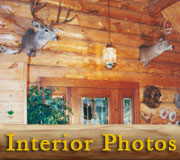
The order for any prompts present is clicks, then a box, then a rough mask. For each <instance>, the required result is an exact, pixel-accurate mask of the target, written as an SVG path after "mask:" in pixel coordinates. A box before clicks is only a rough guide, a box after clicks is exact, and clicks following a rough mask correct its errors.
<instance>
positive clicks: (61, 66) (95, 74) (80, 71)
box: [0, 0, 180, 123]
mask: <svg viewBox="0 0 180 160" xmlns="http://www.w3.org/2000/svg"><path fill="white" fill-rule="evenodd" d="M58 1H59V0H49V1H48V5H47V7H45V8H43V9H42V10H41V11H40V12H39V13H38V16H39V17H40V18H42V19H43V20H44V21H45V22H47V23H50V21H51V20H55V19H56V14H57V7H58ZM147 2H148V1H147V0H128V1H124V0H111V1H110V6H111V7H110V12H111V14H110V21H111V40H112V42H113V44H114V45H115V46H116V48H117V65H116V67H114V68H113V69H112V70H108V69H106V68H105V66H104V64H103V62H102V49H103V47H104V46H105V45H106V42H107V37H108V32H107V29H108V25H107V17H106V16H107V0H104V1H101V0H96V1H90V0H81V1H80V0H68V1H65V0H62V7H63V10H62V16H61V18H60V19H61V20H62V19H64V17H65V14H66V12H67V9H66V8H71V9H72V11H71V14H70V17H72V16H76V18H75V19H74V20H73V21H72V22H70V23H68V24H64V25H61V26H57V28H62V29H63V33H61V34H58V36H59V37H60V38H59V40H58V41H57V42H48V44H47V45H45V47H44V48H43V50H42V53H41V55H39V56H37V57H35V58H29V61H28V69H27V82H28V85H31V84H39V78H40V77H65V78H82V79H94V80H115V81H130V82H139V83H140V86H141V87H140V93H141V97H140V99H141V109H142V111H145V112H153V113H154V117H153V119H152V121H151V123H167V122H168V120H167V121H164V120H163V121H162V120H161V119H160V118H159V110H160V109H161V108H162V107H166V106H167V108H168V110H169V111H172V110H175V111H177V112H178V114H179V116H180V112H179V110H177V108H176V106H175V104H174V95H175V94H176V93H177V89H178V88H180V47H179V46H180V36H179V34H178V33H174V34H172V35H168V36H167V37H166V38H167V39H169V42H170V43H171V44H173V45H174V46H175V49H174V50H173V51H172V52H165V53H163V54H162V55H161V56H159V57H157V58H156V59H154V60H153V61H152V62H151V63H150V64H149V65H148V67H146V68H144V67H143V66H142V64H141V63H140V62H139V61H138V57H139V46H140V45H142V44H144V45H152V44H154V43H155V42H156V41H157V40H158V38H159V35H158V28H159V27H158V25H159V24H160V23H161V22H162V20H163V17H161V16H158V17H155V18H153V17H151V16H150V15H149V14H148V9H147V5H148V4H147ZM0 5H1V11H0V21H1V22H2V23H0V27H1V30H0V43H3V44H7V45H12V46H13V47H18V46H19V45H20V39H21V37H22V35H23V34H24V32H25V31H26V30H27V29H28V28H29V27H31V20H32V16H31V14H30V10H29V1H28V0H13V1H10V0H3V1H2V0H1V1H0ZM64 7H65V8H64ZM9 34H10V36H9ZM20 55H24V53H20ZM2 74H3V73H2ZM7 80H8V79H7ZM7 80H6V81H5V82H2V84H4V83H7V82H8V81H7ZM149 85H153V86H156V87H159V88H160V90H161V92H162V103H161V106H160V108H158V109H154V110H152V109H151V110H150V109H149V108H148V107H147V106H145V105H144V104H143V103H142V97H143V91H144V89H145V87H146V86H149ZM3 86H4V85H3ZM178 119H179V117H178ZM142 123H145V122H144V121H143V120H142Z"/></svg>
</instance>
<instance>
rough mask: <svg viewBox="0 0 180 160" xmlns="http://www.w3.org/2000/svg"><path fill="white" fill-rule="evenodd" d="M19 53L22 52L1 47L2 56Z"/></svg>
mask: <svg viewBox="0 0 180 160" xmlns="http://www.w3.org/2000/svg"><path fill="white" fill-rule="evenodd" d="M18 52H20V50H18V49H13V48H11V47H7V46H4V45H0V54H17V53H18Z"/></svg>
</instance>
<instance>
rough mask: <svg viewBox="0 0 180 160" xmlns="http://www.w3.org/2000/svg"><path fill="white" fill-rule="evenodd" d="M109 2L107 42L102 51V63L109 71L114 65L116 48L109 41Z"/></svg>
mask: <svg viewBox="0 0 180 160" xmlns="http://www.w3.org/2000/svg"><path fill="white" fill-rule="evenodd" d="M109 16H110V0H108V42H107V44H106V46H105V47H104V49H103V62H104V63H105V65H106V67H107V68H108V69H111V68H113V67H114V66H115V64H116V48H115V47H114V46H113V45H112V43H111V41H110V18H109Z"/></svg>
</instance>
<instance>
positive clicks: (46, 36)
mask: <svg viewBox="0 0 180 160" xmlns="http://www.w3.org/2000/svg"><path fill="white" fill-rule="evenodd" d="M45 5H46V3H39V1H38V0H31V1H30V8H31V14H32V16H33V19H34V20H33V21H32V25H33V29H32V28H29V29H28V30H27V31H26V33H25V34H24V36H23V37H22V40H21V48H22V51H23V52H25V53H26V54H27V55H28V56H30V57H33V56H36V54H37V53H40V49H41V48H42V47H43V46H44V45H45V44H46V43H47V42H48V41H57V40H58V36H57V35H56V33H57V32H61V31H62V30H61V29H55V28H53V26H54V25H57V24H64V23H67V22H70V21H72V20H73V19H74V17H73V18H71V19H68V17H69V13H70V10H68V12H67V15H66V18H65V20H64V21H62V22H59V16H60V12H61V4H60V2H59V8H58V13H57V19H56V22H53V21H51V24H50V25H49V26H48V25H45V24H44V23H43V22H42V21H41V20H40V19H39V18H38V17H37V16H36V13H37V11H39V10H40V9H41V8H43V7H44V6H45Z"/></svg>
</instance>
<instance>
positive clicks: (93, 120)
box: [81, 97, 109, 124]
mask: <svg viewBox="0 0 180 160" xmlns="http://www.w3.org/2000/svg"><path fill="white" fill-rule="evenodd" d="M108 102H109V100H108V98H105V97H98V98H90V97H82V98H81V108H82V111H81V113H82V115H81V117H82V124H108V119H109V113H108V110H109V107H108V106H109V105H108Z"/></svg>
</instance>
